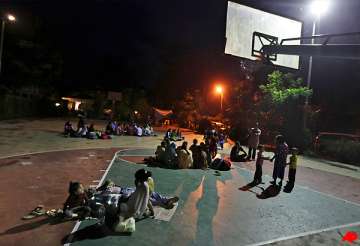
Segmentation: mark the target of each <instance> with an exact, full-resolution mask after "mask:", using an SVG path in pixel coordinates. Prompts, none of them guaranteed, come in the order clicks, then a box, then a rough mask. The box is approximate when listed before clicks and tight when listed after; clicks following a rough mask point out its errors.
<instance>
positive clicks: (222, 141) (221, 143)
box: [219, 132, 225, 150]
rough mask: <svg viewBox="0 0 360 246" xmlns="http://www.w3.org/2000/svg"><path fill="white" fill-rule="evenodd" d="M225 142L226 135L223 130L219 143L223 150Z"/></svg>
mask: <svg viewBox="0 0 360 246" xmlns="http://www.w3.org/2000/svg"><path fill="white" fill-rule="evenodd" d="M224 143H225V135H224V133H222V132H221V133H220V134H219V145H220V148H221V149H222V150H223V149H224Z"/></svg>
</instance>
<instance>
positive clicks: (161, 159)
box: [155, 141, 166, 164]
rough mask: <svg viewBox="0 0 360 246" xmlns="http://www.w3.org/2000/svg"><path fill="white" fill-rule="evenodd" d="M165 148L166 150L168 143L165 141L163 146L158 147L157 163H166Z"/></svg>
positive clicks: (156, 153)
mask: <svg viewBox="0 0 360 246" xmlns="http://www.w3.org/2000/svg"><path fill="white" fill-rule="evenodd" d="M165 148H166V143H165V141H162V142H161V144H160V145H159V146H157V148H156V151H155V156H156V161H158V162H160V163H163V164H165V163H166V157H165Z"/></svg>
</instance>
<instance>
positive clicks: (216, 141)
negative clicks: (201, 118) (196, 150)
mask: <svg viewBox="0 0 360 246" xmlns="http://www.w3.org/2000/svg"><path fill="white" fill-rule="evenodd" d="M204 140H205V141H209V142H210V143H212V144H213V147H214V148H215V147H216V149H218V148H220V149H224V143H225V141H226V136H225V134H224V133H223V132H221V131H217V130H215V129H207V130H205V134H204Z"/></svg>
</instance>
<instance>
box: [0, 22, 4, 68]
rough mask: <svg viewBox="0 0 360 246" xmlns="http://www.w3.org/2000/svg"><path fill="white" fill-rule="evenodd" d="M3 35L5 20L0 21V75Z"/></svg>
mask: <svg viewBox="0 0 360 246" xmlns="http://www.w3.org/2000/svg"><path fill="white" fill-rule="evenodd" d="M4 34H5V20H2V21H1V40H0V74H1V67H2V53H3V46H4Z"/></svg>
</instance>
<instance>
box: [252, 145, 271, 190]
mask: <svg viewBox="0 0 360 246" xmlns="http://www.w3.org/2000/svg"><path fill="white" fill-rule="evenodd" d="M258 150H259V152H258V153H257V159H256V170H255V174H254V181H253V183H254V184H261V182H262V165H263V163H264V160H270V158H269V157H264V156H263V152H264V146H263V145H259V146H258Z"/></svg>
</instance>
